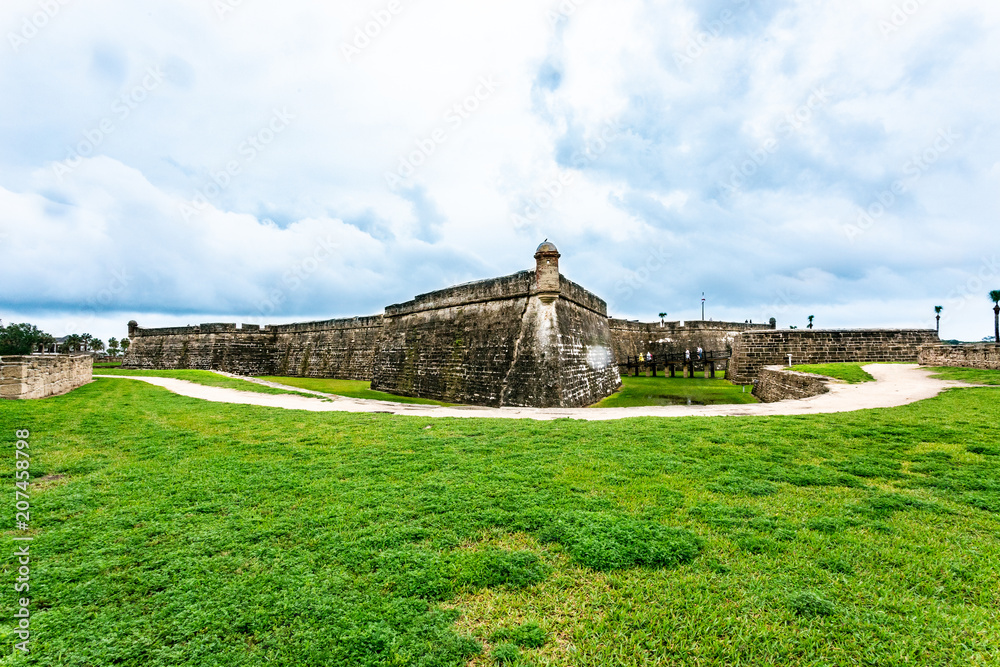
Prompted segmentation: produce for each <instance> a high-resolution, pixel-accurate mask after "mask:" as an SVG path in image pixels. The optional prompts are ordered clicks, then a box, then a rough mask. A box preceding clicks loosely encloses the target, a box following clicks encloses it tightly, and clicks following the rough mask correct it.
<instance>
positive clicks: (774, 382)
mask: <svg viewBox="0 0 1000 667" xmlns="http://www.w3.org/2000/svg"><path fill="white" fill-rule="evenodd" d="M827 382H829V379H828V378H826V379H824V378H823V377H822V376H819V375H811V374H809V373H797V372H795V371H786V370H782V368H781V367H780V366H768V367H767V368H763V369H761V371H760V373H759V374H758V375H757V382H756V384H754V387H753V395H754V396H756V397H757V398H758V399H760V401H761V402H762V403H777V402H778V401H786V400H789V399H801V398H809V397H810V396H818V395H820V394H825V393H828V392H829V391H830V388H829V387H828V386H827V384H826V383H827Z"/></svg>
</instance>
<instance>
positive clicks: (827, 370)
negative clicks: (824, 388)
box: [789, 363, 875, 384]
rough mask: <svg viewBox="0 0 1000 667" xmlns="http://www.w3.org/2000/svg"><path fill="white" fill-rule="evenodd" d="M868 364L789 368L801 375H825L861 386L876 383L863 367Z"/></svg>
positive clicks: (816, 365)
mask: <svg viewBox="0 0 1000 667" xmlns="http://www.w3.org/2000/svg"><path fill="white" fill-rule="evenodd" d="M867 365H868V364H867V363H865V364H847V363H841V364H800V365H798V366H791V367H789V368H790V369H791V370H793V371H798V372H799V373H813V374H814V375H825V376H826V377H831V378H835V379H837V380H843V381H844V382H847V383H849V384H860V383H862V382H874V381H875V378H873V377H872V376H871V375H870V374H869V373H868V372H867V371H865V370H863V369H862V368H861V367H862V366H867Z"/></svg>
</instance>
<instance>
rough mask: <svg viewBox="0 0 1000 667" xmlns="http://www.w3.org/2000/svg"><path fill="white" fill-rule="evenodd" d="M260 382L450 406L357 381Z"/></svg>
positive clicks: (351, 395)
mask: <svg viewBox="0 0 1000 667" xmlns="http://www.w3.org/2000/svg"><path fill="white" fill-rule="evenodd" d="M260 379H261V380H268V381H270V382H279V383H281V384H286V385H289V386H291V387H298V388H299V389H310V390H312V391H322V392H325V393H327V394H336V395H337V396H346V397H348V398H367V399H371V400H375V401H393V402H395V403H416V404H419V405H452V404H450V403H441V402H440V401H432V400H429V399H425V398H410V397H409V396H396V395H394V394H387V393H385V392H382V391H372V389H371V385H372V383H371V382H362V381H359V380H333V379H329V378H289V377H270V376H268V377H262V378H260Z"/></svg>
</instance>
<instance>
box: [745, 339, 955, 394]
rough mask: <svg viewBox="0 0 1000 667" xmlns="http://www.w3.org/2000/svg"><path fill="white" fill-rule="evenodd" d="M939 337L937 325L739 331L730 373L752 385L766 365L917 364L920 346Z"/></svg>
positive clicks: (933, 341) (935, 340) (934, 341)
mask: <svg viewBox="0 0 1000 667" xmlns="http://www.w3.org/2000/svg"><path fill="white" fill-rule="evenodd" d="M937 341H938V337H937V334H936V333H935V332H934V330H932V329H844V330H831V329H826V330H824V329H784V330H775V331H753V332H745V333H742V334H740V335H739V336H738V337H737V338H736V340H735V342H734V343H733V357H732V359H730V361H729V370H728V371H727V373H726V377H727V378H728V379H729V380H731V381H733V382H736V383H738V384H750V383H751V382H753V380H754V378H756V377H757V374H758V373H760V371H761V369H762V368H764V367H765V366H770V365H775V364H781V365H784V364H787V363H788V355H789V354H791V355H792V363H793V364H824V363H837V362H867V363H874V362H893V361H897V362H910V363H916V361H917V356H918V354H919V350H920V347H921V346H922V345H927V344H930V343H936V342H937Z"/></svg>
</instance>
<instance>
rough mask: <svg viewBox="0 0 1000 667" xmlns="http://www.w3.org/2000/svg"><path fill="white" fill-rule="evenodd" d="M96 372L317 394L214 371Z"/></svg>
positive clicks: (265, 391) (261, 391) (97, 371)
mask: <svg viewBox="0 0 1000 667" xmlns="http://www.w3.org/2000/svg"><path fill="white" fill-rule="evenodd" d="M94 374H95V375H132V376H136V377H158V378H171V379H174V380H187V381H188V382H194V383H195V384H203V385H205V386H206V387H222V388H223V389H235V390H237V391H252V392H255V393H258V394H295V395H297V396H309V398H316V396H313V395H311V394H306V393H303V392H297V391H293V390H287V389H277V388H275V387H267V386H264V385H262V384H257V383H256V382H247V381H246V380H238V379H236V378H231V377H226V376H225V375H219V374H218V373H213V372H212V371H195V370H177V371H147V370H129V369H114V368H99V369H98V368H95V369H94Z"/></svg>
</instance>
